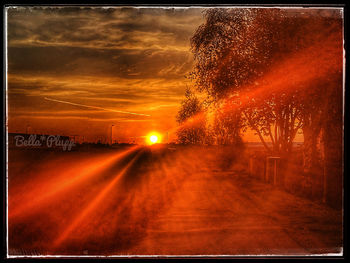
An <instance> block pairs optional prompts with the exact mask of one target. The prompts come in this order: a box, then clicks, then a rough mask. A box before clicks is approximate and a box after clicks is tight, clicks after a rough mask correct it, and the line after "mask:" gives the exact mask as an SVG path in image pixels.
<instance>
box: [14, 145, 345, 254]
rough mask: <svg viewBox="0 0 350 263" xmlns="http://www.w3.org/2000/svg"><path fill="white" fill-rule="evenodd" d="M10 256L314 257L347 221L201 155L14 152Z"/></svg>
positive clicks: (137, 150)
mask: <svg viewBox="0 0 350 263" xmlns="http://www.w3.org/2000/svg"><path fill="white" fill-rule="evenodd" d="M9 160H16V161H13V162H10V163H9V175H8V176H9V181H8V187H9V206H8V220H9V224H8V225H9V253H10V255H316V254H328V253H336V254H337V253H340V252H341V251H342V249H341V247H342V213H341V211H336V210H333V209H331V208H327V207H325V206H323V205H321V204H316V203H313V202H311V201H308V200H305V199H302V198H299V197H296V196H293V195H291V194H289V193H287V192H285V191H282V190H280V189H277V188H274V187H273V186H271V185H268V184H265V183H263V182H260V181H257V180H255V179H253V178H251V177H249V176H248V174H247V173H246V172H245V169H244V167H239V166H236V167H234V168H232V169H229V170H222V169H220V168H219V167H218V165H217V161H218V160H217V156H216V155H215V154H212V153H209V151H208V152H206V151H205V150H203V149H175V150H174V149H170V150H169V149H167V148H166V147H165V148H164V147H163V148H160V147H156V146H153V147H138V146H135V147H132V148H125V149H120V150H114V151H113V150H108V151H99V152H96V153H91V152H89V153H80V152H72V153H65V154H63V153H62V154H57V153H50V154H47V153H43V154H37V155H35V154H33V155H30V154H28V152H27V153H23V152H18V151H17V152H16V151H14V152H11V151H10V152H9Z"/></svg>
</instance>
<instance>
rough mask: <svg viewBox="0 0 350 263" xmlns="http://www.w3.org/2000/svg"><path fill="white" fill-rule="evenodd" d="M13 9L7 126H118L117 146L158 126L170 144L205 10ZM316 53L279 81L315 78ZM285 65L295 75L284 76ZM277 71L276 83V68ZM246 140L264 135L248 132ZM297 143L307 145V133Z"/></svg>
mask: <svg viewBox="0 0 350 263" xmlns="http://www.w3.org/2000/svg"><path fill="white" fill-rule="evenodd" d="M7 11H8V12H7V40H8V42H7V52H8V54H7V55H8V75H7V76H8V90H7V94H8V131H9V132H20V133H23V132H26V131H28V132H29V133H38V134H59V135H79V136H84V138H85V140H88V141H97V140H98V139H103V138H104V139H108V140H109V139H110V134H111V127H112V125H114V126H113V138H114V139H115V140H118V141H119V142H132V141H136V142H144V140H145V138H144V137H145V136H146V135H147V134H149V133H150V132H152V131H154V132H158V133H159V134H163V135H164V136H165V134H166V133H167V132H168V134H169V141H173V140H174V139H175V138H176V134H175V132H176V127H177V123H176V114H177V112H178V110H179V107H180V102H181V100H182V99H183V98H184V91H185V88H186V86H187V85H189V86H190V85H191V82H190V80H188V79H186V78H185V75H186V74H187V73H189V72H190V71H191V70H192V69H193V66H194V61H193V55H192V52H191V50H190V38H191V37H192V36H193V34H194V32H195V31H196V29H197V28H198V27H199V26H200V25H201V24H203V23H204V17H203V11H204V9H203V8H170V7H169V8H149V7H147V8H136V7H134V8H133V7H129V8H126V7H113V8H110V7H109V8H107V7H106V8H104V7H103V8H102V7H95V8H92V7H46V8H45V7H31V8H30V7H17V8H15V7H11V8H9V9H8V10H7ZM301 11H302V10H301V9H292V10H291V11H290V13H291V14H292V15H293V14H297V13H298V12H299V13H300V12H301ZM322 12H323V11H322V10H321V11H320V14H321V15H327V14H328V13H327V12H326V11H324V12H323V13H322ZM320 43H324V41H323V40H322V41H321V42H320ZM320 50H323V51H324V52H323V53H324V56H320V55H319V54H318V53H319V52H320ZM314 51H315V52H316V53H317V55H315V56H313V58H318V60H319V61H318V60H315V59H314V60H313V61H314V64H315V65H317V66H315V65H311V64H310V65H308V64H305V61H306V62H308V61H309V59H307V57H308V56H301V55H300V54H299V55H298V59H299V62H300V63H299V64H298V63H296V62H293V63H291V61H293V60H291V61H287V62H283V61H282V62H283V63H284V64H283V63H282V62H281V65H285V64H286V65H287V67H283V68H282V69H283V70H282V73H278V78H279V79H278V80H279V81H280V82H281V83H283V85H280V86H281V87H282V86H283V87H286V86H285V83H289V82H290V81H289V80H290V79H288V81H285V80H284V79H283V77H284V78H285V79H286V78H295V77H296V76H306V77H308V78H310V79H311V77H310V76H309V75H310V74H309V75H307V74H306V75H305V74H304V73H305V70H308V71H309V70H310V69H318V68H319V65H328V64H329V63H328V62H329V60H330V57H332V56H333V55H332V54H331V53H330V52H327V50H326V49H324V48H318V47H317V46H316V47H315V48H314ZM304 53H305V52H304ZM309 53H310V52H309ZM309 53H307V54H306V55H309ZM316 53H315V54H316ZM327 54H328V55H327ZM310 56H311V55H310ZM303 59H304V60H303ZM300 65H303V67H304V68H305V69H303V68H302V67H301V66H300ZM288 67H289V68H290V67H291V68H290V69H288V72H289V73H290V75H291V76H290V77H288V76H289V75H288V74H285V72H286V70H285V69H286V68H288ZM322 68H324V69H325V70H324V71H325V72H326V73H325V74H327V72H328V69H327V68H326V67H325V66H323V67H322ZM271 72H274V76H272V77H271V79H272V80H274V81H275V80H276V76H275V75H276V74H277V73H276V72H279V71H278V69H273V70H271ZM283 72H284V73H283ZM293 74H294V75H293ZM325 74H323V75H325ZM315 76H316V77H314V79H317V78H319V76H318V75H315ZM275 82H276V81H275ZM277 82H278V81H277ZM277 82H276V83H275V84H276V85H277ZM244 140H245V141H259V138H258V137H257V136H254V133H253V132H249V131H248V132H247V133H245V134H244ZM296 140H297V141H302V140H303V139H302V135H300V134H298V135H297V137H296Z"/></svg>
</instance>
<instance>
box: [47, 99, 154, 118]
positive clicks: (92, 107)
mask: <svg viewBox="0 0 350 263" xmlns="http://www.w3.org/2000/svg"><path fill="white" fill-rule="evenodd" d="M44 99H45V100H49V101H55V102H59V103H64V104H69V105H74V106H80V107H85V108H90V109H97V110H104V111H112V112H118V113H125V114H132V115H140V116H148V117H150V116H151V115H149V114H142V113H135V112H128V111H120V110H112V109H106V108H102V107H97V106H89V105H84V104H79V103H73V102H68V101H63V100H55V99H50V98H47V97H45V98H44Z"/></svg>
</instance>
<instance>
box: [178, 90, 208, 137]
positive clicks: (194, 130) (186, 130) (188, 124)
mask: <svg viewBox="0 0 350 263" xmlns="http://www.w3.org/2000/svg"><path fill="white" fill-rule="evenodd" d="M177 122H178V123H179V124H180V126H179V128H178V130H177V137H178V142H179V143H182V144H204V143H205V140H206V116H205V112H204V110H203V106H202V103H201V102H200V100H199V99H198V97H197V96H196V95H195V94H194V93H193V92H192V91H191V90H190V89H189V88H187V89H186V92H185V99H184V100H183V101H182V103H181V108H180V110H179V112H178V115H177Z"/></svg>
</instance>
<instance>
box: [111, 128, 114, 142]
mask: <svg viewBox="0 0 350 263" xmlns="http://www.w3.org/2000/svg"><path fill="white" fill-rule="evenodd" d="M113 126H114V124H112V125H111V145H112V144H113Z"/></svg>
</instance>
